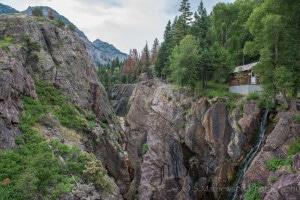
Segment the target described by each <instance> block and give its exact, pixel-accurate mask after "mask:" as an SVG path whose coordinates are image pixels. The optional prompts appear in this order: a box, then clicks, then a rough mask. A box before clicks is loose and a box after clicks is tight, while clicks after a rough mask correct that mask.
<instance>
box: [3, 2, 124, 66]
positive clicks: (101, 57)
mask: <svg viewBox="0 0 300 200" xmlns="http://www.w3.org/2000/svg"><path fill="white" fill-rule="evenodd" d="M34 8H35V7H31V6H29V7H28V8H27V9H26V10H24V11H22V12H21V13H23V14H27V15H31V14H32V10H33V9H34ZM38 8H40V9H42V11H43V15H44V16H45V17H48V12H49V11H50V10H52V11H53V16H54V18H55V19H61V20H62V21H63V22H64V23H65V24H66V25H70V24H72V25H74V24H73V23H72V22H70V21H69V20H68V19H67V18H66V17H64V16H63V15H61V14H59V13H58V12H57V11H55V10H53V9H52V8H50V7H47V6H38ZM9 13H19V11H17V10H15V9H13V8H11V7H9V6H6V5H4V4H0V14H9ZM75 31H76V33H78V35H79V36H80V38H82V40H83V41H84V42H85V45H86V46H87V50H88V53H89V55H90V56H91V57H92V58H93V60H94V63H95V64H101V65H105V64H107V63H110V62H111V61H112V60H113V59H115V58H118V59H119V60H120V61H123V60H125V59H126V58H127V54H126V53H122V52H121V51H119V50H118V49H116V48H115V47H114V46H113V45H112V44H108V43H106V42H102V41H101V40H95V41H94V42H91V41H90V40H89V39H88V38H87V36H86V35H85V34H84V33H83V32H82V31H81V30H79V29H78V28H77V27H76V26H75Z"/></svg>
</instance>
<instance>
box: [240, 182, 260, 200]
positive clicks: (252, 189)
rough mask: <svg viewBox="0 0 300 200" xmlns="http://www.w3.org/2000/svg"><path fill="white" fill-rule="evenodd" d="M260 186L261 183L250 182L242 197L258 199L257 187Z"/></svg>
mask: <svg viewBox="0 0 300 200" xmlns="http://www.w3.org/2000/svg"><path fill="white" fill-rule="evenodd" d="M261 187H262V185H261V184H257V183H251V184H250V185H249V188H248V190H247V192H246V193H245V195H244V197H245V199H246V200H259V199H260V197H259V189H260V188H261Z"/></svg>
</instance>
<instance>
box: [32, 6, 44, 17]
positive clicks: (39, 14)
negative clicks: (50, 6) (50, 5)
mask: <svg viewBox="0 0 300 200" xmlns="http://www.w3.org/2000/svg"><path fill="white" fill-rule="evenodd" d="M32 15H33V16H36V17H43V11H42V9H40V8H38V7H35V8H34V9H33V10H32Z"/></svg>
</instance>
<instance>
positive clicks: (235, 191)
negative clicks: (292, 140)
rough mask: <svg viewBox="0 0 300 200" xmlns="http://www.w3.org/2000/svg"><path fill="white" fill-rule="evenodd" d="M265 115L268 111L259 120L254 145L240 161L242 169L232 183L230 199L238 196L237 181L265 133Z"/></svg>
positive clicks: (240, 178)
mask: <svg viewBox="0 0 300 200" xmlns="http://www.w3.org/2000/svg"><path fill="white" fill-rule="evenodd" d="M267 117H268V112H265V113H264V116H263V117H262V120H261V122H260V127H259V136H258V138H257V141H256V143H255V145H254V146H253V147H252V148H251V150H250V151H249V152H248V153H247V155H246V157H245V158H244V160H243V161H242V163H241V166H242V170H241V173H240V175H239V177H238V178H237V180H236V182H235V184H234V185H233V187H232V188H233V194H232V198H231V199H232V200H235V199H236V198H237V196H238V193H239V182H240V181H241V180H242V179H243V177H244V174H245V172H246V170H247V168H248V166H249V164H250V163H251V161H252V159H253V158H254V156H255V154H256V152H257V151H258V149H259V147H260V145H261V143H262V140H263V138H264V135H265V131H266V125H267Z"/></svg>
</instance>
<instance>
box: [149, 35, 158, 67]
mask: <svg viewBox="0 0 300 200" xmlns="http://www.w3.org/2000/svg"><path fill="white" fill-rule="evenodd" d="M158 49H159V41H158V39H157V38H155V40H154V42H153V45H152V48H151V58H150V62H151V64H152V65H154V64H155V61H156V57H157V52H158Z"/></svg>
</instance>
